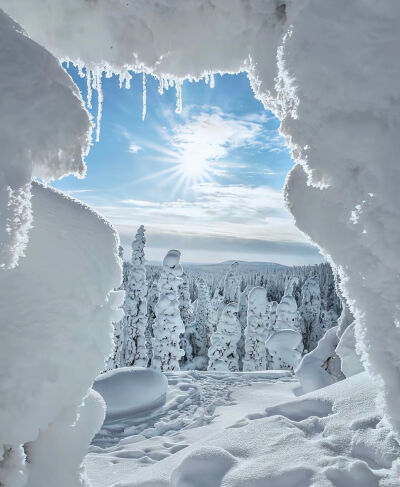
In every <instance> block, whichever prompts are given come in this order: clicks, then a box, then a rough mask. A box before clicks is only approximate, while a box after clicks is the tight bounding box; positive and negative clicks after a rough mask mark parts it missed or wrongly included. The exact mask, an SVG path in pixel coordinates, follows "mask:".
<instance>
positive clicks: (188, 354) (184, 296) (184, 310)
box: [179, 272, 194, 362]
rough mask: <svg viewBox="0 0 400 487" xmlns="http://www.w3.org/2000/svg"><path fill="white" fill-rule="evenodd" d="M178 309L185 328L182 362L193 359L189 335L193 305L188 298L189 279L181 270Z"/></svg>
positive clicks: (190, 335)
mask: <svg viewBox="0 0 400 487" xmlns="http://www.w3.org/2000/svg"><path fill="white" fill-rule="evenodd" d="M179 310H180V313H181V318H182V323H183V326H184V328H185V333H184V335H183V336H182V338H181V347H182V350H183V351H184V352H185V355H184V356H183V357H182V360H183V361H184V362H187V361H191V360H192V359H193V346H192V344H191V337H192V333H193V327H192V322H193V317H194V314H193V307H192V303H191V300H190V290H189V280H188V277H187V274H186V273H185V272H183V274H182V282H181V283H180V285H179Z"/></svg>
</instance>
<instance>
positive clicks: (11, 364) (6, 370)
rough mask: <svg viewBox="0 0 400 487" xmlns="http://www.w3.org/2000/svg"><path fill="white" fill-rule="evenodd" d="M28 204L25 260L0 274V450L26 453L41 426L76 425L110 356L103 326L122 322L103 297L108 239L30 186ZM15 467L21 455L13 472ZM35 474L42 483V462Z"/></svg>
mask: <svg viewBox="0 0 400 487" xmlns="http://www.w3.org/2000/svg"><path fill="white" fill-rule="evenodd" d="M32 195H33V200H32V203H33V211H34V220H33V227H32V229H31V232H30V234H31V235H30V241H29V246H28V248H27V251H26V257H24V258H21V260H20V263H19V265H18V267H16V268H15V269H10V270H3V271H1V272H0V289H1V293H0V309H1V326H0V347H1V353H0V370H1V373H2V380H1V381H0V406H1V407H0V431H1V443H2V447H4V446H7V445H8V446H11V447H18V446H19V445H23V444H26V443H27V442H33V443H34V442H35V440H37V438H38V435H39V432H41V435H42V436H46V430H47V428H48V427H49V425H51V429H52V430H53V431H54V430H55V429H57V428H58V426H57V424H58V423H59V422H60V421H61V423H63V424H66V419H65V414H66V413H65V412H66V411H68V416H67V418H68V421H70V422H69V424H70V425H72V424H73V423H74V422H75V420H76V415H77V407H78V406H79V405H80V404H81V403H82V399H83V398H84V397H85V396H86V395H87V393H88V389H89V387H90V386H91V384H92V382H93V379H94V378H95V377H96V376H97V375H98V373H99V371H101V370H102V369H103V367H104V358H105V357H106V356H107V354H108V353H109V351H110V349H111V336H112V327H111V322H112V321H118V320H119V319H120V318H121V310H119V309H117V308H118V306H119V305H120V304H121V297H123V293H121V292H114V291H111V292H110V290H111V289H113V288H117V287H118V286H119V283H120V280H121V267H120V262H119V259H118V257H117V243H118V241H117V235H116V233H115V231H114V230H113V229H112V227H111V226H110V225H109V223H108V222H106V221H105V220H103V219H102V218H101V217H100V216H99V215H97V214H96V213H95V212H93V211H92V210H91V209H89V208H88V207H86V206H84V205H82V204H81V203H79V202H78V201H76V200H73V199H71V198H69V197H67V196H65V195H63V194H62V193H60V192H58V191H55V190H52V189H50V188H47V187H45V186H42V185H40V184H38V183H33V186H32ZM99 263H101V265H99ZM55 422H56V424H54V423H55ZM100 424H101V421H100ZM98 426H99V424H97V427H98ZM82 428H86V426H85V425H82ZM94 431H95V429H94ZM94 431H93V432H94ZM93 432H92V433H93ZM49 434H51V433H49ZM89 436H90V435H89V434H88V435H87V437H89ZM88 441H90V438H88V440H87V441H86V443H83V444H82V445H81V448H83V450H85V447H86V446H87V444H88ZM33 443H32V444H31V448H33V449H34V446H33ZM50 443H51V442H50ZM82 456H83V455H82ZM23 464H24V455H22V457H21V459H20V463H17V464H16V465H15V468H16V469H17V470H18V469H22V468H23ZM78 465H79V463H78V464H77V465H75V468H76V467H77V466H78ZM42 467H43V472H42V475H43V476H45V472H44V471H45V470H46V468H47V467H49V468H50V467H51V462H49V463H48V464H45V463H42ZM32 468H34V467H32ZM0 471H1V468H0ZM77 474H78V472H77V470H76V472H75V475H77ZM0 475H1V472H0ZM48 478H50V479H51V476H50V477H48ZM6 485H8V484H6ZM11 485H12V484H11ZM29 485H31V484H29ZM42 485H43V484H42ZM59 485H60V487H64V485H63V484H59ZM68 487H69V486H68Z"/></svg>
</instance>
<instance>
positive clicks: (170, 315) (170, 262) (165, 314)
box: [151, 250, 185, 371]
mask: <svg viewBox="0 0 400 487" xmlns="http://www.w3.org/2000/svg"><path fill="white" fill-rule="evenodd" d="M180 256H181V253H180V252H179V250H170V251H169V252H168V253H167V255H166V256H165V257H164V260H163V267H162V271H161V275H160V279H159V281H158V289H159V291H160V295H159V298H158V303H157V304H156V308H155V314H156V319H155V321H154V324H153V335H154V338H153V342H152V343H153V358H152V361H151V366H152V368H154V369H157V370H162V371H167V370H179V360H180V359H181V357H182V356H183V354H184V353H185V352H184V351H183V350H182V349H181V348H180V337H181V335H182V334H183V333H184V331H185V328H184V326H183V323H182V318H181V314H180V310H179V285H180V283H181V281H182V279H181V275H182V267H181V265H180V263H179V259H180Z"/></svg>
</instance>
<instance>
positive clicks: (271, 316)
mask: <svg viewBox="0 0 400 487" xmlns="http://www.w3.org/2000/svg"><path fill="white" fill-rule="evenodd" d="M277 308H278V303H277V302H276V301H272V302H271V304H270V306H269V313H268V330H269V331H270V332H272V331H274V330H275V329H276V310H277Z"/></svg>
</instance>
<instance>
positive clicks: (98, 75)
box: [96, 71, 103, 142]
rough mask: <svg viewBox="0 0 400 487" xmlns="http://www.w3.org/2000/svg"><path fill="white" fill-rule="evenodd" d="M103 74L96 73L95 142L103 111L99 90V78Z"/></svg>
mask: <svg viewBox="0 0 400 487" xmlns="http://www.w3.org/2000/svg"><path fill="white" fill-rule="evenodd" d="M102 74H103V72H102V71H97V72H96V90H97V121H96V142H98V141H99V140H100V124H101V114H102V110H103V90H102V89H101V76H102Z"/></svg>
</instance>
